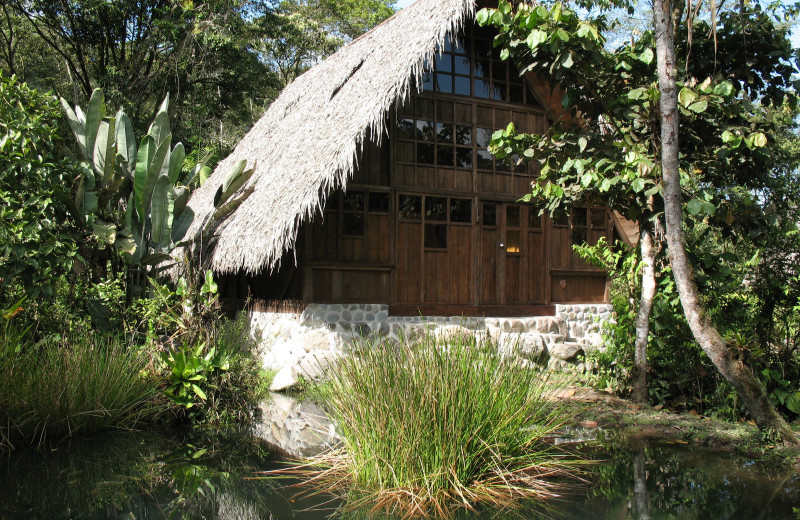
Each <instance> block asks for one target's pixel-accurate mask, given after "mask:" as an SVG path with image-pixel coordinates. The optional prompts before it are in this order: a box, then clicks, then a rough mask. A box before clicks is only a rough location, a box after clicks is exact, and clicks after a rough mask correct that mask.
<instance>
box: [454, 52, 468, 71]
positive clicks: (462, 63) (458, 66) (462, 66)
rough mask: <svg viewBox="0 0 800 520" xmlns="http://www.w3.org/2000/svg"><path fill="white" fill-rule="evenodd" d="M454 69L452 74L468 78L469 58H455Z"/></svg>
mask: <svg viewBox="0 0 800 520" xmlns="http://www.w3.org/2000/svg"><path fill="white" fill-rule="evenodd" d="M453 62H454V65H455V66H454V67H453V72H455V73H456V74H463V75H465V76H469V68H470V67H469V58H467V57H466V56H456V57H455V58H454V60H453Z"/></svg>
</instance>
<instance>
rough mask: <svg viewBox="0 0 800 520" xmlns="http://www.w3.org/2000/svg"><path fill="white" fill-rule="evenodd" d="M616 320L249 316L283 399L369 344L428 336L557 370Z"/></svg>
mask: <svg viewBox="0 0 800 520" xmlns="http://www.w3.org/2000/svg"><path fill="white" fill-rule="evenodd" d="M612 319H613V315H612V308H611V305H607V304H584V305H556V314H555V316H532V317H519V318H483V317H461V316H452V317H447V316H390V315H389V306H388V305H380V304H330V305H326V304H318V303H312V304H309V305H308V307H306V309H305V310H304V311H303V312H302V313H279V312H257V311H253V312H251V313H250V331H251V334H252V335H253V337H254V338H255V339H256V340H257V341H258V344H259V349H260V355H261V359H262V360H263V363H264V367H265V368H267V369H269V370H274V371H277V372H278V374H277V375H276V377H275V380H274V381H273V384H272V387H271V389H272V390H273V391H280V390H285V389H287V388H290V387H292V386H294V385H296V384H297V382H298V381H299V378H301V377H305V378H311V379H314V378H317V377H319V376H320V375H321V373H322V372H323V371H324V369H325V367H327V366H328V365H329V364H330V363H331V362H332V361H333V360H335V359H336V358H337V357H338V356H341V355H343V354H345V353H347V352H348V351H349V349H350V347H351V346H352V345H354V344H355V343H356V342H358V341H359V340H361V339H362V338H367V337H382V338H388V339H391V340H394V341H399V340H401V339H404V338H405V339H409V338H414V337H419V336H421V335H423V334H425V333H429V334H433V335H435V336H438V337H453V336H456V335H475V336H477V337H478V338H479V339H480V338H481V337H483V338H491V339H492V340H494V341H495V342H497V344H498V348H499V349H500V351H501V352H504V353H507V354H513V355H517V356H520V357H522V358H525V359H529V360H531V361H537V362H542V363H547V364H548V366H550V367H552V368H554V369H558V368H563V367H564V366H566V365H568V364H571V363H574V362H575V361H576V360H577V359H578V358H579V357H580V356H582V355H583V354H585V353H587V352H592V351H595V350H598V349H602V348H603V343H602V335H601V328H602V326H603V323H605V322H608V321H609V320H612Z"/></svg>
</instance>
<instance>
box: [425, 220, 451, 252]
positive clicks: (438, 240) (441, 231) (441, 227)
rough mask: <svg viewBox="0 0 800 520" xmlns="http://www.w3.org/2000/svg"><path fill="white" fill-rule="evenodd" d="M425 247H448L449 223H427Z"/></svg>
mask: <svg viewBox="0 0 800 520" xmlns="http://www.w3.org/2000/svg"><path fill="white" fill-rule="evenodd" d="M425 247H426V248H430V249H447V224H425Z"/></svg>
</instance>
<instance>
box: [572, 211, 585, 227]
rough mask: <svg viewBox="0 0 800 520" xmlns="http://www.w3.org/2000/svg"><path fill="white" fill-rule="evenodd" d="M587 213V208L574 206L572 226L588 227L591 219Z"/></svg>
mask: <svg viewBox="0 0 800 520" xmlns="http://www.w3.org/2000/svg"><path fill="white" fill-rule="evenodd" d="M586 213H588V210H587V209H586V208H573V209H572V227H587V226H588V225H589V221H588V219H587V215H586Z"/></svg>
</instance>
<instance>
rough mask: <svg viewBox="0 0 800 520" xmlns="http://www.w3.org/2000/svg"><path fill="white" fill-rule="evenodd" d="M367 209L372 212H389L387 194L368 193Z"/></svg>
mask: <svg viewBox="0 0 800 520" xmlns="http://www.w3.org/2000/svg"><path fill="white" fill-rule="evenodd" d="M369 210H370V212H372V213H389V194H388V193H382V192H372V193H370V194H369Z"/></svg>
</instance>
